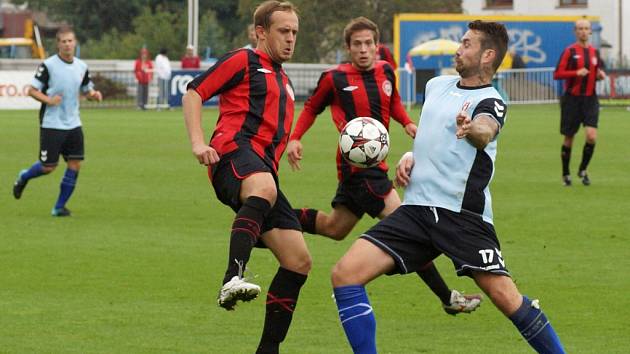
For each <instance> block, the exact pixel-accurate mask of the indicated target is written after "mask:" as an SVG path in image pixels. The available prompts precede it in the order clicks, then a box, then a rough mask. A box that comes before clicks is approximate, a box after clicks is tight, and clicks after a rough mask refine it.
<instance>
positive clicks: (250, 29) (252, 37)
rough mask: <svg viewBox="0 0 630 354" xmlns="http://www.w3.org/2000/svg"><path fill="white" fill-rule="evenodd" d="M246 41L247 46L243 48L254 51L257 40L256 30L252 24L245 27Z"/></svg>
mask: <svg viewBox="0 0 630 354" xmlns="http://www.w3.org/2000/svg"><path fill="white" fill-rule="evenodd" d="M247 39H249V44H247V45H246V46H244V47H243V48H246V49H255V48H256V44H257V43H258V38H256V28H255V27H254V24H253V23H250V24H249V26H247Z"/></svg>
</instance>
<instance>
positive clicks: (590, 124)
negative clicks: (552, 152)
mask: <svg viewBox="0 0 630 354" xmlns="http://www.w3.org/2000/svg"><path fill="white" fill-rule="evenodd" d="M590 35H591V23H590V22H589V21H588V20H586V19H581V20H578V21H576V22H575V37H576V39H577V41H576V43H574V44H572V45H570V46H568V47H567V48H566V49H565V50H564V51H563V52H562V55H561V56H560V60H559V61H558V65H557V66H556V71H555V72H554V74H553V78H554V79H556V80H564V95H563V96H562V97H561V98H560V111H561V118H560V133H561V134H562V135H564V141H563V143H562V150H561V158H562V180H563V183H564V185H565V186H570V185H571V175H570V173H569V162H570V160H571V147H572V146H573V137H574V136H575V133H577V131H578V129H579V128H580V124H583V125H584V132H585V134H586V141H585V143H584V149H583V153H582V162H581V163H580V168H579V170H578V176H579V177H580V178H581V179H582V183H583V184H584V185H585V186H588V185H590V184H591V181H590V179H589V177H588V174H587V173H586V168H587V166H588V163H589V162H590V160H591V157H592V156H593V151H594V150H595V140H596V139H597V123H598V120H599V101H598V99H597V94H596V93H595V83H596V81H597V80H602V79H604V78H605V77H606V74H605V73H604V70H603V69H604V65H603V62H602V61H601V59H600V57H599V51H598V50H597V49H595V48H594V47H593V46H592V45H590V44H589V36H590Z"/></svg>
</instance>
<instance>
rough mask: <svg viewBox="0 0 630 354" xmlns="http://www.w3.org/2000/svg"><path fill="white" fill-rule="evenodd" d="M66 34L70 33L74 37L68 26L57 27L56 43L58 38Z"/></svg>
mask: <svg viewBox="0 0 630 354" xmlns="http://www.w3.org/2000/svg"><path fill="white" fill-rule="evenodd" d="M67 33H72V34H74V35H76V34H75V33H74V30H73V29H72V27H70V26H68V25H63V26H61V27H59V29H58V30H57V34H56V35H55V37H56V38H57V41H58V40H59V37H61V36H62V35H64V34H67Z"/></svg>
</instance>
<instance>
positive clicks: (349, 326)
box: [332, 20, 564, 354]
mask: <svg viewBox="0 0 630 354" xmlns="http://www.w3.org/2000/svg"><path fill="white" fill-rule="evenodd" d="M468 28H469V30H468V31H467V32H466V34H465V35H464V37H463V38H462V41H461V45H460V47H459V48H458V50H457V52H456V54H455V69H456V70H457V72H458V73H459V76H442V77H438V78H434V79H432V80H430V81H429V83H428V84H427V87H426V100H425V102H424V105H423V107H422V115H421V118H420V124H419V126H418V133H417V134H416V137H415V140H414V147H413V152H411V153H407V154H405V156H404V157H403V158H402V159H401V160H400V162H399V164H398V167H397V169H396V181H397V183H398V184H399V185H401V186H406V188H407V190H406V191H405V198H404V201H403V205H401V206H400V207H399V208H398V209H396V210H395V211H394V212H393V213H391V214H390V215H389V216H387V217H386V218H384V219H383V220H381V221H380V222H379V223H378V224H376V225H375V226H374V227H372V228H371V229H369V230H368V231H367V232H365V233H364V234H363V235H361V238H360V239H358V240H357V241H356V242H355V243H354V244H353V245H352V247H351V248H350V249H349V250H348V252H346V254H345V255H344V256H343V258H341V260H339V262H338V263H337V265H336V266H335V268H334V269H333V273H332V283H333V286H334V292H335V300H336V303H337V307H338V309H339V318H340V320H341V324H342V325H343V327H344V330H345V332H346V336H347V338H348V341H349V342H350V345H351V346H352V349H353V350H354V352H355V353H376V340H375V338H376V319H375V317H374V314H373V312H372V307H371V305H370V302H369V299H368V296H367V293H366V291H365V284H367V283H368V282H369V281H371V280H372V279H375V278H376V277H378V276H380V275H382V274H408V273H413V272H415V271H417V270H418V269H419V268H420V267H422V265H423V264H425V263H427V262H429V261H431V260H433V259H434V258H436V257H437V256H439V255H440V254H444V255H446V256H447V257H449V258H450V259H451V260H452V262H453V264H454V266H455V269H456V271H457V274H458V275H459V276H470V277H472V278H473V279H474V280H475V282H476V283H477V285H478V286H479V287H480V288H481V289H482V290H483V291H484V292H485V293H486V295H488V296H489V297H490V298H491V300H492V303H493V304H494V305H495V306H496V307H497V308H498V309H499V310H500V311H501V312H502V313H503V314H504V315H505V316H506V317H508V318H509V319H510V320H511V321H512V323H513V324H514V325H515V326H516V328H517V329H518V330H519V332H520V333H521V335H523V337H524V338H525V339H526V340H527V342H528V343H529V345H530V346H531V347H532V348H533V349H535V350H536V351H538V352H539V353H554V354H555V353H564V349H563V347H562V344H561V343H560V340H559V338H558V336H557V335H556V333H555V331H554V329H553V327H552V326H551V324H550V323H549V321H548V320H547V318H546V316H545V314H544V313H543V312H542V311H541V309H540V306H539V303H538V300H530V299H529V298H527V296H523V295H521V294H520V293H519V291H518V289H517V288H516V285H515V284H514V281H513V280H512V278H511V277H510V274H509V272H508V270H507V268H506V266H505V260H504V258H503V254H502V253H501V245H500V244H499V240H498V238H497V235H496V233H495V230H494V226H493V219H492V205H491V204H492V199H491V197H490V190H489V188H488V187H489V185H490V181H491V180H492V177H493V175H494V161H495V158H496V154H497V137H498V134H499V131H500V129H501V128H502V127H503V125H504V123H505V122H506V117H507V107H506V105H505V103H504V102H503V100H502V99H501V96H500V95H499V94H498V92H497V91H496V90H495V89H494V88H492V87H491V85H490V84H491V80H492V77H493V76H494V74H495V72H496V70H497V68H498V67H499V65H500V64H501V61H502V60H503V57H504V56H505V52H506V51H507V43H508V34H507V31H506V29H505V26H504V25H502V24H500V23H497V22H484V21H479V20H477V21H473V22H471V23H469V24H468Z"/></svg>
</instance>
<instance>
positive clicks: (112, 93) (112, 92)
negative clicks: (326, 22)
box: [83, 64, 630, 108]
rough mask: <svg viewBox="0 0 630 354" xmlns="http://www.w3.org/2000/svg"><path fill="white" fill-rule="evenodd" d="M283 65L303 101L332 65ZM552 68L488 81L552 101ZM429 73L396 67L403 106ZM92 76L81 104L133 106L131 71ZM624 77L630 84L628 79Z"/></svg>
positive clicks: (524, 97) (417, 95)
mask: <svg viewBox="0 0 630 354" xmlns="http://www.w3.org/2000/svg"><path fill="white" fill-rule="evenodd" d="M284 67H285V70H286V72H287V75H288V76H289V77H290V78H291V81H292V83H293V87H294V91H295V98H296V100H297V101H299V102H303V101H305V100H306V99H307V98H308V97H309V96H310V95H311V94H312V92H313V90H314V89H315V87H316V86H317V81H318V79H319V77H320V75H321V73H322V72H323V71H325V70H327V69H329V68H331V67H333V66H332V65H326V64H285V65H284ZM553 71H554V68H532V69H513V70H505V71H501V72H499V73H497V74H496V75H495V78H494V79H493V82H492V84H493V86H494V87H495V88H496V89H497V90H498V91H499V93H500V94H501V95H502V96H503V98H504V99H505V100H506V101H507V102H509V103H510V104H538V103H554V102H557V101H558V98H559V96H560V95H561V94H562V82H561V81H557V80H554V79H553ZM430 77H432V76H431V75H429V76H428V77H427V75H422V79H420V76H418V75H417V74H416V72H415V71H413V72H408V71H406V70H404V69H402V68H401V69H399V70H398V81H399V82H398V89H399V92H400V95H401V98H402V99H403V103H404V104H406V105H407V108H410V107H411V105H415V104H418V103H422V101H423V97H422V92H423V91H424V85H425V84H426V81H427V80H428V79H430ZM92 78H93V80H94V81H95V84H96V87H97V88H98V89H99V90H101V91H102V92H103V94H104V96H105V98H106V99H105V100H104V101H103V102H102V103H95V102H84V103H83V106H84V107H96V106H98V107H135V106H136V92H137V83H136V80H135V76H134V73H133V71H130V70H120V69H117V70H99V69H97V70H94V71H93V73H92ZM626 78H628V77H626ZM619 80H620V79H619ZM619 80H617V81H619ZM626 81H627V83H628V85H629V86H630V80H626ZM615 85H616V86H615ZM610 87H619V88H617V91H618V92H622V91H621V90H622V88H621V86H620V85H619V84H615V83H611V82H610V79H609V78H607V79H606V80H603V81H600V82H598V84H597V92H598V94H599V95H600V97H608V96H610ZM183 89H185V85H181V83H179V84H178V85H173V86H172V87H171V91H173V92H175V91H177V90H180V91H181V90H183ZM157 92H158V89H157V80H156V79H155V78H154V80H153V82H152V83H151V84H150V85H149V107H156V102H157V94H158V93H157ZM179 94H183V92H179Z"/></svg>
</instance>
